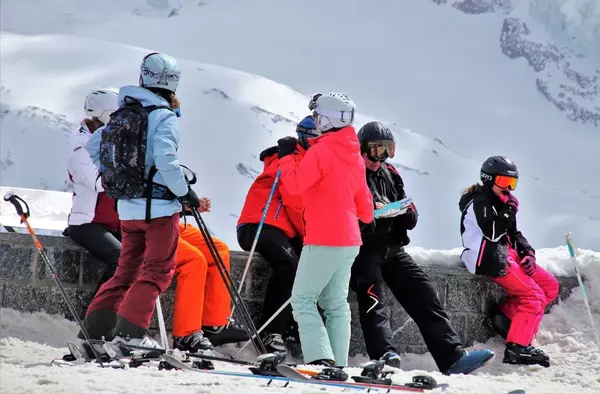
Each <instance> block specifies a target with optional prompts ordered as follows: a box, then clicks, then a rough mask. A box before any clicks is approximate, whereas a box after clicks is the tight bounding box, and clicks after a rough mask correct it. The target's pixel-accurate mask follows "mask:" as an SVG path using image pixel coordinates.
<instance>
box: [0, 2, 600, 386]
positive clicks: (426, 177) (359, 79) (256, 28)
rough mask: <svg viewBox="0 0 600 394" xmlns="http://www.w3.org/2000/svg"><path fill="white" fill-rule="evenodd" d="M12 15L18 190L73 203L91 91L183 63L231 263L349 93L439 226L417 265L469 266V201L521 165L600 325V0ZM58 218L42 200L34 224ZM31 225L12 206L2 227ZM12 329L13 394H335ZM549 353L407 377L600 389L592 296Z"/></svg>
mask: <svg viewBox="0 0 600 394" xmlns="http://www.w3.org/2000/svg"><path fill="white" fill-rule="evenodd" d="M0 9H1V12H0V26H1V29H2V31H1V32H0V58H1V59H2V62H1V63H0V129H1V130H2V133H1V134H0V184H1V185H2V186H3V190H4V188H5V187H23V188H32V189H40V188H41V189H48V190H55V191H70V185H69V182H68V180H67V173H66V168H65V156H66V154H67V137H68V134H69V133H70V132H72V131H73V130H75V129H76V128H77V127H78V126H77V125H78V124H79V122H80V121H81V119H82V118H83V115H84V114H83V111H82V101H83V98H84V97H85V95H86V94H87V93H88V92H89V91H90V90H92V89H94V88H97V87H100V86H117V87H118V86H121V85H125V84H135V83H136V82H137V78H138V75H137V70H138V68H139V60H140V59H141V57H142V56H144V55H145V54H147V53H148V52H149V51H155V50H157V51H164V52H167V53H169V54H171V55H173V56H175V57H177V59H178V61H179V62H180V65H181V67H182V69H183V76H182V82H181V86H180V89H179V90H178V95H179V97H180V100H181V102H182V111H183V117H182V118H181V127H182V132H181V142H182V143H181V147H180V152H181V157H182V160H181V161H182V162H183V163H184V164H186V165H188V166H190V167H191V168H193V169H194V170H196V171H197V173H198V177H199V181H198V184H197V185H196V186H195V190H196V192H197V193H198V194H199V195H201V196H209V197H211V198H212V206H213V211H212V212H211V213H207V214H205V215H204V217H205V219H206V221H207V224H208V225H209V227H211V230H213V231H214V232H215V233H216V234H217V235H218V236H219V237H220V238H222V239H223V240H224V241H226V242H227V243H228V244H229V245H230V247H232V249H237V240H236V236H235V231H234V229H235V224H236V221H237V215H238V214H239V212H240V210H241V206H242V204H243V201H244V197H245V193H246V191H247V190H248V187H249V186H250V184H251V182H252V180H253V179H254V177H255V176H256V175H257V174H258V173H259V172H260V170H261V168H262V165H261V163H260V161H259V160H258V154H259V153H260V151H261V150H263V149H265V148H267V147H269V146H271V145H273V144H275V143H276V141H277V139H279V138H281V137H283V136H286V135H291V134H292V133H293V130H294V127H295V123H296V122H297V121H299V120H300V119H301V118H302V117H304V116H305V115H306V114H307V112H308V110H307V108H306V103H307V101H308V95H310V94H312V93H314V92H317V91H321V92H324V91H330V90H334V91H342V92H344V93H346V94H348V95H349V96H351V97H352V98H353V99H354V100H355V102H356V103H357V106H358V111H359V116H358V118H357V121H358V124H357V127H360V126H361V125H362V124H364V123H365V122H366V121H369V120H373V119H378V120H382V121H384V122H386V123H388V124H389V125H390V126H391V127H392V130H393V132H394V134H395V136H396V139H397V145H398V148H397V157H396V158H394V159H393V160H392V163H393V164H395V165H396V166H397V167H398V168H399V170H400V172H401V174H402V176H403V178H404V181H405V184H406V190H407V193H408V195H409V196H410V197H412V198H413V200H414V201H415V203H416V205H417V207H418V208H419V213H420V216H419V225H418V226H417V227H416V229H415V230H414V231H411V232H410V234H409V235H410V237H411V240H412V242H411V244H410V246H411V247H410V248H409V250H408V251H409V252H410V253H411V254H412V255H413V256H414V257H415V259H416V260H417V262H418V263H419V264H437V265H439V264H450V265H460V259H459V255H460V251H461V248H460V235H459V231H458V223H459V218H460V212H459V211H458V207H457V203H458V198H459V196H460V191H461V190H462V189H463V188H465V187H467V186H469V184H471V183H474V182H475V181H476V180H477V179H478V174H479V166H480V164H481V162H482V161H483V160H484V159H485V158H486V157H488V156H491V155H496V154H503V155H507V156H509V157H511V158H512V159H514V160H515V161H516V162H517V164H518V166H519V169H520V171H521V179H520V182H519V188H518V190H517V193H516V194H517V196H518V198H519V200H520V202H521V209H520V212H519V226H520V228H521V230H522V231H523V232H524V234H525V235H526V237H527V238H528V239H529V240H530V241H531V243H532V244H533V245H534V247H535V248H536V249H537V257H538V263H539V264H540V265H542V266H544V267H546V268H547V269H549V270H551V271H552V272H554V273H556V274H568V275H573V265H572V263H571V261H570V260H569V259H568V257H567V256H568V253H567V250H566V248H565V247H564V246H560V245H563V244H564V234H565V233H566V232H567V231H571V232H573V236H574V240H575V242H576V245H577V246H579V247H580V248H582V251H581V252H582V256H581V258H580V260H581V264H582V266H583V273H584V275H585V276H586V278H587V279H588V281H587V282H586V286H587V291H588V296H589V297H590V301H591V306H592V311H593V313H594V316H595V317H596V319H597V322H598V320H600V319H598V317H599V315H600V304H599V303H600V263H599V261H600V256H599V254H600V253H599V252H598V250H599V249H598V247H599V245H600V183H599V182H597V179H598V174H599V173H600V162H599V161H598V160H597V152H598V147H599V146H600V132H599V131H600V130H599V129H600V71H599V64H600V61H599V59H600V53H599V52H598V51H599V48H600V45H598V44H600V5H599V3H598V1H597V0H522V1H520V0H519V1H516V0H452V1H450V0H420V1H411V2H408V1H403V2H400V1H394V0H380V1H378V2H366V1H359V0H330V1H328V2H323V1H319V0H304V1H302V2H300V1H294V2H290V1H288V2H281V1H275V0H255V1H252V2H248V1H240V0H219V1H211V0H129V1H127V2H123V1H120V0H104V1H102V2H99V1H96V0H44V1H43V2H42V1H38V0H2V1H1V3H0ZM31 199H33V200H36V198H35V197H31ZM42 201H44V200H42ZM53 209H56V206H55V204H54V205H53V204H44V203H43V202H42V203H40V202H39V201H36V203H35V204H32V215H33V216H32V222H33V221H34V219H33V218H34V217H37V218H39V219H40V220H41V222H40V223H42V222H43V220H45V218H50V217H51V216H52V211H53ZM15 219H16V217H13V218H10V219H7V216H6V215H5V209H4V206H3V207H2V222H3V223H9V222H10V223H13V222H14V220H15ZM7 220H9V221H7ZM10 220H12V221H10ZM51 225H52V226H53V227H60V226H58V225H57V224H56V223H51ZM48 226H50V225H48ZM434 248H435V249H434ZM439 249H445V250H439ZM584 249H591V250H584ZM592 250H595V251H592ZM0 328H1V331H0V385H1V386H0V387H1V390H0V391H2V393H13V392H14V393H26V392H31V393H36V392H44V393H48V394H51V393H64V392H88V391H94V392H96V391H97V392H115V391H116V392H132V393H133V392H159V391H160V392H166V393H170V392H173V393H175V392H177V393H179V392H182V391H184V390H185V391H190V392H196V393H209V392H210V393H215V392H223V393H227V392H231V393H234V392H235V393H238V392H247V393H249V394H250V393H269V392H280V391H283V392H289V393H312V392H321V390H319V389H317V388H314V387H312V386H310V387H309V386H306V387H304V386H302V387H300V386H293V388H287V389H285V390H283V389H278V388H273V387H271V388H266V387H261V386H260V385H261V384H263V383H262V382H260V381H250V380H247V379H226V378H221V377H214V376H210V375H207V376H205V375H200V374H195V375H192V374H186V373H184V372H158V371H157V370H156V368H139V369H135V370H130V371H118V372H115V371H110V370H100V369H95V368H93V367H91V366H84V367H78V368H75V369H69V368H65V369H60V368H54V367H52V368H51V367H48V366H32V363H39V362H40V361H44V362H45V361H47V360H49V359H50V358H52V357H57V356H60V355H61V354H62V353H63V352H64V351H65V349H63V348H62V347H63V346H64V342H65V340H66V339H68V338H73V337H74V336H75V332H76V328H75V326H74V325H73V323H71V322H67V321H66V320H64V319H61V318H59V317H56V316H48V315H46V314H39V313H35V314H29V313H20V312H16V311H12V310H9V309H2V310H1V311H0ZM537 341H538V344H539V345H540V346H542V347H543V348H544V349H545V350H547V351H548V353H549V354H550V356H551V359H552V360H553V363H554V366H553V367H552V368H549V369H536V368H525V367H512V366H507V365H503V364H502V363H501V358H502V350H503V346H502V344H501V342H500V341H499V340H498V339H497V338H496V339H492V340H490V341H489V342H488V343H486V344H485V346H487V347H492V348H493V349H494V350H496V352H497V354H498V357H497V359H496V360H495V361H494V363H493V364H492V365H491V366H489V367H487V368H485V369H483V370H482V371H480V372H478V373H476V374H475V375H473V376H467V377H445V376H442V375H440V374H439V373H437V372H435V371H436V369H435V365H434V363H433V360H432V359H431V357H430V356H429V355H404V356H403V360H404V361H403V368H404V369H406V370H410V372H398V374H397V375H399V376H396V380H397V381H398V382H405V381H409V375H410V374H414V373H417V372H418V371H428V372H429V373H431V374H432V375H434V376H435V377H436V379H438V381H439V382H442V383H448V384H450V387H449V388H448V389H447V390H446V392H448V393H467V392H482V388H485V392H486V393H506V392H508V391H510V390H514V389H518V388H522V389H524V390H526V391H527V392H528V393H557V392H560V393H571V392H573V393H588V392H589V393H592V392H599V391H600V380H599V379H598V376H600V356H599V355H598V349H597V348H596V345H594V344H593V335H592V333H591V329H590V327H589V321H588V320H587V314H586V312H585V310H584V309H583V303H582V300H581V295H580V292H579V291H578V290H575V291H574V293H573V295H572V296H571V297H570V298H569V299H568V300H567V301H566V302H564V303H562V304H560V305H557V306H555V307H553V309H552V312H551V313H550V314H549V315H547V316H546V317H545V319H544V322H543V324H542V327H541V331H540V334H539V336H538V339H537ZM481 346H484V344H476V347H481ZM360 361H361V359H360V358H356V359H355V360H353V363H354V365H357V364H358V362H360ZM225 367H226V368H228V369H231V370H236V369H238V367H232V366H225ZM351 371H352V372H357V370H352V369H351ZM106 381H110V385H107V384H106V383H105V382H106ZM325 392H336V391H335V390H330V389H327V390H325ZM438 392H439V390H438Z"/></svg>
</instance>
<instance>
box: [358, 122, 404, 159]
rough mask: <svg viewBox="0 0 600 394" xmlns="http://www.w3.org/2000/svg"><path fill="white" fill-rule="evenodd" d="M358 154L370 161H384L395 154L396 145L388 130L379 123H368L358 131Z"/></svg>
mask: <svg viewBox="0 0 600 394" xmlns="http://www.w3.org/2000/svg"><path fill="white" fill-rule="evenodd" d="M358 141H360V153H361V154H364V153H366V154H367V157H368V158H369V160H371V161H385V160H386V159H387V158H393V157H394V155H395V154H396V143H395V141H394V135H393V134H392V132H391V131H390V129H389V128H388V127H387V126H386V125H384V124H383V123H381V122H377V121H374V122H369V123H367V124H365V125H364V126H363V127H361V128H360V130H359V131H358Z"/></svg>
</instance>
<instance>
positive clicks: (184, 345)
mask: <svg viewBox="0 0 600 394" xmlns="http://www.w3.org/2000/svg"><path fill="white" fill-rule="evenodd" d="M173 348H174V349H177V350H181V351H183V352H189V353H196V354H203V353H206V354H208V355H211V356H212V355H213V354H212V349H213V345H212V343H211V342H210V341H209V340H208V339H207V338H205V337H204V333H203V332H202V330H200V331H196V332H194V333H192V334H190V335H187V336H185V337H174V338H173ZM192 367H193V368H198V369H211V370H212V369H215V366H214V364H213V363H212V362H211V361H209V360H202V359H200V360H199V361H194V362H193V363H192Z"/></svg>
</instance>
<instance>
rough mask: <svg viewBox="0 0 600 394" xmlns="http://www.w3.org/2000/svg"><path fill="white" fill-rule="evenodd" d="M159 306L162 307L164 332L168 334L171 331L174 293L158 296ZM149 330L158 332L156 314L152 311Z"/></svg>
mask: <svg viewBox="0 0 600 394" xmlns="http://www.w3.org/2000/svg"><path fill="white" fill-rule="evenodd" d="M160 305H161V306H162V312H163V317H164V319H165V327H166V330H167V331H168V332H169V333H170V331H171V330H172V329H173V310H174V308H175V293H173V292H169V291H167V292H164V293H162V294H161V295H160ZM150 328H152V329H156V330H158V313H156V309H154V314H153V315H152V320H151V321H150Z"/></svg>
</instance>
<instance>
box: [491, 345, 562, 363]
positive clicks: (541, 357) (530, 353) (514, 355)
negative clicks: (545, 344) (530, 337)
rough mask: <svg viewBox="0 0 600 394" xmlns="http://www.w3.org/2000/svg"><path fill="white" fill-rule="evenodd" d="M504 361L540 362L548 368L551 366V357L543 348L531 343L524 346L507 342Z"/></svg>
mask: <svg viewBox="0 0 600 394" xmlns="http://www.w3.org/2000/svg"><path fill="white" fill-rule="evenodd" d="M502 362H503V363H506V364H522V365H536V364H539V365H541V366H543V367H546V368H548V367H549V366H550V357H548V355H547V354H546V353H544V351H543V350H541V349H536V348H534V347H533V346H531V345H530V346H522V345H518V344H516V343H512V342H509V343H507V344H506V349H504V359H503V360H502Z"/></svg>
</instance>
